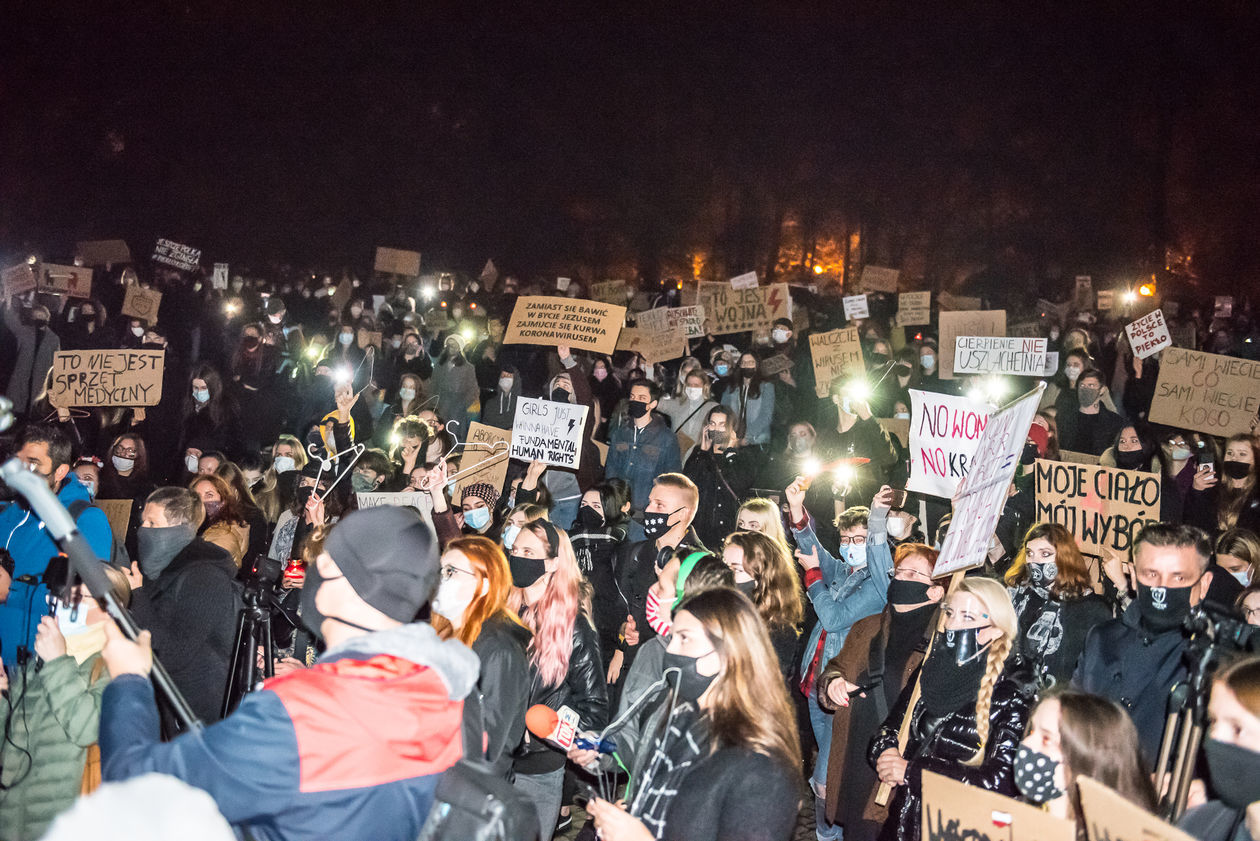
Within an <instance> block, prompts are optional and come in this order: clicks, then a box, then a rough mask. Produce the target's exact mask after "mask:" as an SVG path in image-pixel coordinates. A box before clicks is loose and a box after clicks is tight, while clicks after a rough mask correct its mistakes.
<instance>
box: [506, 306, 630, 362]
mask: <svg viewBox="0 0 1260 841" xmlns="http://www.w3.org/2000/svg"><path fill="white" fill-rule="evenodd" d="M625 323H626V308H625V307H619V306H617V305H616V304H605V303H603V302H601V301H590V300H587V299H585V298H556V297H552V296H547V295H525V296H523V297H521V298H518V299H517V301H516V306H515V307H513V308H512V318H511V320H510V321H509V322H508V326H507V333H506V334H505V335H504V337H503V343H504V344H506V345H511V344H521V345H542V346H543V347H556V346H557V345H568V346H569V347H573V348H579V349H581V350H592V351H595V352H596V353H603V354H609V355H611V354H612V352H613V351H614V350H616V349H617V334H618V333H620V332H621V326H622V325H623V324H625Z"/></svg>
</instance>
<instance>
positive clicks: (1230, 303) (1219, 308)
mask: <svg viewBox="0 0 1260 841" xmlns="http://www.w3.org/2000/svg"><path fill="white" fill-rule="evenodd" d="M1233 316H1234V296H1233V295H1217V296H1216V300H1215V301H1214V302H1213V304H1212V317H1213V318H1233Z"/></svg>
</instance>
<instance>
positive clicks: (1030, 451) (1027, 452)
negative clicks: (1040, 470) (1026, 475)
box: [1019, 441, 1038, 467]
mask: <svg viewBox="0 0 1260 841" xmlns="http://www.w3.org/2000/svg"><path fill="white" fill-rule="evenodd" d="M1037 457H1038V453H1037V445H1036V444H1034V443H1033V442H1031V441H1029V442H1028V443H1027V444H1025V445H1024V452H1023V453H1022V454H1020V457H1019V463H1020V464H1022V465H1024V466H1025V467H1027V466H1028V465H1030V464H1032V463H1033V462H1034V461H1036V460H1037Z"/></svg>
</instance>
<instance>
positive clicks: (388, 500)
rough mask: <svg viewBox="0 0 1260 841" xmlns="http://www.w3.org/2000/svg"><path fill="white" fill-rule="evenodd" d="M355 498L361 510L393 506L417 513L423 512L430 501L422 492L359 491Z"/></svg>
mask: <svg viewBox="0 0 1260 841" xmlns="http://www.w3.org/2000/svg"><path fill="white" fill-rule="evenodd" d="M355 498H356V500H357V501H358V503H359V508H380V507H381V506H383V505H392V506H395V507H399V508H414V509H416V510H417V511H420V510H422V509H423V508H424V507H425V504H426V503H427V502H429V501H430V500H429V495H428V494H427V493H423V492H421V491H399V492H396V493H391V492H387V491H359V492H357V493H355Z"/></svg>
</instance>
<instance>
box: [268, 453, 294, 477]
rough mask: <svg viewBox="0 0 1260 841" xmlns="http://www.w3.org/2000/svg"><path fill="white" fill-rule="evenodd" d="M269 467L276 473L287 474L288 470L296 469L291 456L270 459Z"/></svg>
mask: <svg viewBox="0 0 1260 841" xmlns="http://www.w3.org/2000/svg"><path fill="white" fill-rule="evenodd" d="M271 466H272V467H273V468H275V471H276V472H277V473H288V472H289V471H290V470H295V469H297V462H296V461H294V460H293V458H292V457H291V456H276V457H275V458H274V459H272V461H271Z"/></svg>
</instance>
